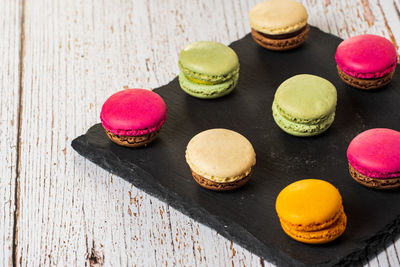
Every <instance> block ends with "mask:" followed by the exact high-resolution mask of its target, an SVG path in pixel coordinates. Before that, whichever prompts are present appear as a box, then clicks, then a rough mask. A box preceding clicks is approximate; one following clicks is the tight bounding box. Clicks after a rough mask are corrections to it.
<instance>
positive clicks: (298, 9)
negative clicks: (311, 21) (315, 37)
mask: <svg viewBox="0 0 400 267" xmlns="http://www.w3.org/2000/svg"><path fill="white" fill-rule="evenodd" d="M249 19H250V26H251V33H252V36H253V39H254V40H255V41H256V42H257V43H258V44H259V45H261V46H263V47H265V48H267V49H270V50H288V49H293V48H295V47H298V46H299V45H301V44H302V43H304V41H305V40H306V39H307V37H308V33H309V31H310V26H309V25H308V24H307V20H308V14H307V10H306V9H305V7H304V6H303V5H302V4H301V3H299V2H297V1H294V0H268V1H265V2H261V3H259V4H257V5H256V6H254V7H253V8H252V9H251V11H250V13H249Z"/></svg>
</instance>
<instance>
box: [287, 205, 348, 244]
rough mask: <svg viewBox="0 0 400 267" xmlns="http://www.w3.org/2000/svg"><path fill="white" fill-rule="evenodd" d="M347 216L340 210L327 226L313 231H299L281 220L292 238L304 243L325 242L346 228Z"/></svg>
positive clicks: (334, 237)
mask: <svg viewBox="0 0 400 267" xmlns="http://www.w3.org/2000/svg"><path fill="white" fill-rule="evenodd" d="M346 224H347V217H346V214H345V213H344V212H343V211H342V212H341V213H340V214H339V216H338V218H337V220H335V221H334V222H333V224H331V225H330V226H329V227H327V228H324V229H320V230H314V231H299V230H295V229H294V228H291V227H290V226H289V225H287V224H286V223H285V222H283V221H281V226H282V229H283V230H284V231H285V233H287V234H288V235H289V236H291V237H292V238H294V239H296V240H298V241H300V242H305V243H312V244H319V243H326V242H329V241H332V240H334V239H336V238H338V237H339V236H340V235H341V234H343V232H344V230H345V229H346Z"/></svg>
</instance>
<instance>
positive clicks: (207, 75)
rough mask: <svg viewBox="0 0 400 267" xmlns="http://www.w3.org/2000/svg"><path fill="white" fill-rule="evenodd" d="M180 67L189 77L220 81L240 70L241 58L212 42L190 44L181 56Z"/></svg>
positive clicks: (230, 50) (229, 49)
mask: <svg viewBox="0 0 400 267" xmlns="http://www.w3.org/2000/svg"><path fill="white" fill-rule="evenodd" d="M179 67H180V69H181V71H182V72H184V73H185V75H187V76H191V77H193V78H196V79H200V80H205V81H208V80H212V81H220V80H226V79H229V78H231V76H233V75H234V74H235V73H237V72H238V70H239V58H238V56H237V55H236V53H235V51H233V49H232V48H230V47H228V46H226V45H224V44H221V43H218V42H210V41H201V42H195V43H192V44H189V45H188V46H186V47H185V48H184V49H183V50H182V51H181V53H180V54H179Z"/></svg>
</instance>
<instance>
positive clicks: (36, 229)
mask: <svg viewBox="0 0 400 267" xmlns="http://www.w3.org/2000/svg"><path fill="white" fill-rule="evenodd" d="M17 2H18V1H14V0H3V1H0V25H1V26H0V36H1V39H0V44H1V49H0V84H1V86H2V87H1V91H0V93H1V99H2V107H1V113H0V117H1V121H0V123H1V126H2V127H0V129H2V130H0V135H1V138H0V147H1V154H0V157H1V159H0V160H1V161H0V162H2V165H0V172H1V173H2V179H1V180H0V194H1V195H0V197H1V198H2V203H1V205H0V223H1V224H2V226H3V225H4V226H5V227H0V265H8V264H9V263H11V261H12V256H11V255H12V238H13V235H14V234H13V223H14V221H13V219H14V209H15V207H16V204H17V203H18V205H17V207H18V212H17V221H16V229H17V230H18V231H17V234H16V235H15V239H16V240H15V241H16V246H15V247H14V252H15V259H14V260H15V263H16V265H22V266H39V265H42V266H47V265H58V266H82V265H92V266H101V265H104V266H133V265H137V266H144V265H146V266H164V265H165V266H175V265H178V266H231V265H232V266H263V265H264V266H269V265H270V264H269V263H267V262H265V261H262V260H260V258H259V257H257V256H255V255H253V254H251V253H249V252H248V251H247V250H245V249H243V248H241V247H240V246H238V245H235V244H233V243H232V242H231V241H229V240H226V239H225V238H223V237H221V236H219V235H218V234H217V233H216V232H215V231H214V230H211V229H209V228H207V227H205V226H203V225H200V224H198V223H196V222H195V221H193V220H191V219H190V218H188V217H186V216H184V215H182V214H181V213H180V212H178V211H176V210H174V209H172V208H170V207H169V206H168V205H166V204H164V203H162V202H160V201H158V200H157V199H155V198H153V197H150V196H148V195H147V194H144V193H143V192H142V191H140V190H137V189H136V188H134V187H133V186H132V185H130V184H129V183H127V182H125V181H124V180H122V179H120V178H119V177H115V176H113V175H111V174H109V173H108V172H106V171H104V170H102V169H101V168H99V167H97V166H95V165H94V164H92V163H90V162H89V161H87V160H85V159H83V158H82V157H80V156H79V155H77V153H75V152H74V151H73V150H72V148H71V147H70V142H71V140H72V139H73V138H75V137H76V136H78V135H80V134H82V133H84V132H85V131H86V130H87V129H88V127H89V126H91V125H93V124H94V123H97V122H99V118H98V117H99V112H100V108H101V105H102V104H103V102H104V101H105V99H106V98H107V97H108V96H110V95H111V94H112V93H114V92H116V91H118V90H120V89H122V88H123V87H124V86H129V87H143V88H154V87H158V86H160V85H163V84H165V83H167V82H169V81H170V80H171V79H173V78H174V77H175V76H176V75H177V74H178V66H177V59H178V53H179V51H180V49H181V48H182V47H183V46H184V45H185V44H187V43H189V42H193V41H196V40H205V39H208V40H216V41H220V42H223V43H225V44H228V43H230V42H232V41H234V40H236V39H238V38H241V37H243V36H244V35H245V34H246V33H248V32H249V30H250V28H249V25H248V22H247V14H248V11H249V10H250V8H251V7H252V6H253V5H255V3H256V0H247V1H239V0H235V1H232V0H223V1H221V0H219V1H216V0H209V1H206V0H196V1H184V0H176V1H173V0H170V1H157V0H149V1H145V0H141V1H139V0H109V1H96V0H68V1H67V0H62V1H53V0H25V2H24V7H23V9H24V12H23V14H24V27H23V32H24V38H23V39H21V37H20V35H21V29H22V25H21V16H22V13H21V7H20V6H19V5H18V4H16V3H17ZM302 2H303V3H304V4H305V6H306V7H307V9H308V11H309V13H310V23H311V24H312V25H315V26H318V27H319V28H321V29H322V30H324V31H326V32H331V33H333V34H336V35H338V36H341V37H343V38H346V37H348V36H353V35H356V34H360V33H364V32H369V33H377V34H383V35H385V36H386V37H388V38H390V39H391V40H392V41H393V42H395V43H396V44H397V43H399V42H400V27H399V25H400V17H399V15H398V14H399V7H400V3H399V1H398V0H395V1H387V0H370V1H368V0H354V1H345V0H342V1H339V0H332V1H329V0H325V1H321V0H303V1H302ZM21 40H22V41H23V49H24V53H23V56H22V64H23V68H22V70H23V72H22V73H21V78H22V80H21V81H20V80H19V74H20V72H19V66H18V63H19V59H20V57H19V47H20V46H19V43H20V42H21ZM398 51H400V50H398ZM19 82H21V83H22V87H21V88H22V90H21V93H22V94H21V103H22V105H20V106H19V107H18V99H19V93H18V92H19ZM3 101H4V102H3ZM18 112H20V114H21V116H20V118H21V120H20V125H18V121H17V120H18V114H19V113H18ZM18 126H19V127H20V128H19V132H20V137H19V140H20V141H19V143H18ZM5 129H7V131H5ZM17 144H19V146H20V149H19V151H20V153H19V154H20V155H19V157H17V155H16V153H17V149H16V147H17ZM4 151H5V152H4ZM17 158H18V165H19V176H18V183H17V187H18V190H19V192H20V193H19V194H18V195H17V196H18V197H17V203H15V201H14V199H15V188H16V173H17V172H16V170H15V166H16V163H17V162H16V161H17ZM399 254H400V240H399V239H397V240H396V241H394V243H393V244H392V245H390V246H389V247H388V248H387V249H386V250H385V251H383V252H381V253H379V254H378V255H377V257H375V258H372V259H366V261H365V264H369V265H370V266H389V265H391V266H395V265H400V261H399ZM368 261H369V263H367V262H368Z"/></svg>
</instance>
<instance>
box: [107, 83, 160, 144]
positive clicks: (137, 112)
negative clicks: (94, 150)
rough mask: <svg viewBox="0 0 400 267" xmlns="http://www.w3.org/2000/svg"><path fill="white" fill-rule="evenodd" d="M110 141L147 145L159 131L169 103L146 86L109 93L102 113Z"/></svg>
mask: <svg viewBox="0 0 400 267" xmlns="http://www.w3.org/2000/svg"><path fill="white" fill-rule="evenodd" d="M100 119H101V123H102V124H103V127H104V129H105V131H106V133H107V136H108V137H109V138H110V139H111V141H113V142H115V143H117V144H119V145H122V146H128V147H138V146H144V145H147V144H148V143H150V142H151V141H153V140H154V139H155V138H156V136H157V135H158V134H159V133H160V130H161V127H162V125H163V124H164V122H165V120H166V119H167V105H166V104H165V102H164V100H163V99H162V98H161V97H160V96H159V95H158V94H156V93H154V92H152V91H149V90H146V89H126V90H123V91H120V92H117V93H115V94H113V95H112V96H110V97H109V98H108V99H107V100H106V102H105V103H104V104H103V107H102V108H101V113H100Z"/></svg>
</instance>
